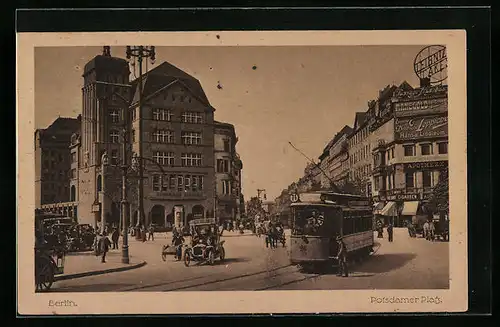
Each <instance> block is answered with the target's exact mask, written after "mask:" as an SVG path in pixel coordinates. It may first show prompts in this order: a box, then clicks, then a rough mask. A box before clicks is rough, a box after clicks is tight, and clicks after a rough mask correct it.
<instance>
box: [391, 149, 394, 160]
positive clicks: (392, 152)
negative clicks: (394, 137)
mask: <svg viewBox="0 0 500 327" xmlns="http://www.w3.org/2000/svg"><path fill="white" fill-rule="evenodd" d="M391 157H392V158H394V147H392V148H391Z"/></svg>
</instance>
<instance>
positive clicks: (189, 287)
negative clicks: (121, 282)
mask: <svg viewBox="0 0 500 327" xmlns="http://www.w3.org/2000/svg"><path fill="white" fill-rule="evenodd" d="M292 266H293V265H291V264H287V265H282V266H280V267H276V268H272V269H266V270H260V271H257V272H252V273H247V274H243V275H237V276H231V277H223V278H217V277H216V276H221V275H222V274H221V273H215V274H210V275H203V276H196V277H192V278H186V279H179V280H175V281H169V282H165V283H157V284H150V285H141V286H134V287H128V288H126V289H121V290H120V291H138V290H146V289H148V288H156V287H162V286H167V285H173V284H181V283H186V282H190V281H195V280H200V279H203V278H207V279H209V280H207V281H203V282H199V283H195V284H189V285H183V286H179V287H173V288H169V289H167V290H162V291H163V292H173V291H183V290H189V289H192V288H197V287H201V286H207V285H213V284H218V283H223V282H228V281H233V280H238V279H243V278H248V277H253V276H258V275H263V274H272V273H274V272H277V271H280V270H282V269H286V268H288V267H292ZM278 275H279V274H275V275H274V276H278ZM213 277H215V278H217V279H215V280H211V278H213Z"/></svg>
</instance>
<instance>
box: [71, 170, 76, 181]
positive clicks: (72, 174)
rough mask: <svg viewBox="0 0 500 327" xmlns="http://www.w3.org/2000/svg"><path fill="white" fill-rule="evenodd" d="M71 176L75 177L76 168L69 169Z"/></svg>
mask: <svg viewBox="0 0 500 327" xmlns="http://www.w3.org/2000/svg"><path fill="white" fill-rule="evenodd" d="M71 178H73V179H75V178H76V169H71Z"/></svg>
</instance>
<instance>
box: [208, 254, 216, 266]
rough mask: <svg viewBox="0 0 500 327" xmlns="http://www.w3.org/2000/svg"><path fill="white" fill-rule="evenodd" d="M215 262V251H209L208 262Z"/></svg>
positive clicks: (211, 263)
mask: <svg viewBox="0 0 500 327" xmlns="http://www.w3.org/2000/svg"><path fill="white" fill-rule="evenodd" d="M214 262H215V256H214V251H210V252H208V264H209V265H213V264H214Z"/></svg>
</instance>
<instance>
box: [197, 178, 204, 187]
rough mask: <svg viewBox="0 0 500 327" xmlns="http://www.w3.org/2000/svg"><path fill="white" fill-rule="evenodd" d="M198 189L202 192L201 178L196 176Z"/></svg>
mask: <svg viewBox="0 0 500 327" xmlns="http://www.w3.org/2000/svg"><path fill="white" fill-rule="evenodd" d="M198 189H199V190H203V176H198Z"/></svg>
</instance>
